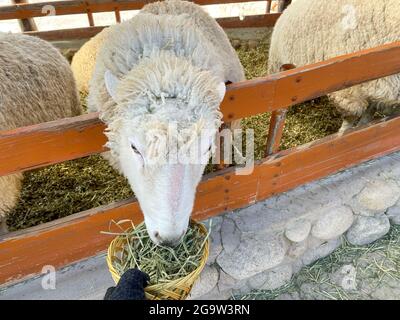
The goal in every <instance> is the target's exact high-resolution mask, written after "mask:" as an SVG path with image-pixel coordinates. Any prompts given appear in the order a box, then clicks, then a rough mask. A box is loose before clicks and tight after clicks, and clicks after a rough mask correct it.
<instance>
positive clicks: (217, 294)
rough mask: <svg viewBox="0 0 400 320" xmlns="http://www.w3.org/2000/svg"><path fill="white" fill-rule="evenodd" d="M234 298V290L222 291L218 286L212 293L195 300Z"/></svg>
mask: <svg viewBox="0 0 400 320" xmlns="http://www.w3.org/2000/svg"><path fill="white" fill-rule="evenodd" d="M231 297H232V289H229V290H225V291H220V290H219V289H218V286H216V287H214V289H212V290H211V291H210V292H208V293H206V294H205V295H203V296H201V297H199V298H196V299H193V300H228V299H230V298H231Z"/></svg>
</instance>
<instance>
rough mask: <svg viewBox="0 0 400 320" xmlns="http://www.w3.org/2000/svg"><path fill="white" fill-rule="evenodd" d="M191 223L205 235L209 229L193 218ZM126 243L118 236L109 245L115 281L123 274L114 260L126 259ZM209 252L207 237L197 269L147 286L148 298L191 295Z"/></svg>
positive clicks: (108, 261)
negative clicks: (179, 276) (180, 276)
mask: <svg viewBox="0 0 400 320" xmlns="http://www.w3.org/2000/svg"><path fill="white" fill-rule="evenodd" d="M190 224H191V225H197V226H198V227H199V229H200V231H201V232H202V233H203V234H204V235H207V229H206V227H205V226H204V225H203V224H201V223H198V222H196V221H194V220H191V222H190ZM131 230H132V228H129V229H128V230H126V232H130V231H131ZM125 245H126V237H124V236H118V237H116V238H115V239H114V240H113V241H112V242H111V243H110V246H109V247H108V252H107V265H108V269H109V270H110V273H111V276H112V278H113V279H114V282H115V283H118V281H119V279H120V277H121V275H120V274H118V272H117V271H116V270H115V268H114V266H113V262H114V261H115V260H116V259H118V260H123V259H124V255H125V254H126V250H125ZM208 253H209V240H208V239H207V240H206V242H205V244H204V251H203V256H202V258H201V261H200V264H199V266H198V267H197V269H196V270H194V271H193V272H191V273H189V274H188V275H187V276H185V277H182V278H179V279H176V280H172V281H169V282H165V283H161V284H154V285H150V286H147V287H146V288H145V296H146V299H148V300H184V299H185V298H186V297H187V296H188V295H189V293H190V290H191V289H192V286H193V284H194V282H195V281H196V279H197V278H198V276H199V275H200V272H201V271H202V270H203V268H204V266H205V264H206V262H207V259H208Z"/></svg>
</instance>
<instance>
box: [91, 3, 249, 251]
mask: <svg viewBox="0 0 400 320" xmlns="http://www.w3.org/2000/svg"><path fill="white" fill-rule="evenodd" d="M150 12H153V13H157V14H153V13H150ZM243 79H244V73H243V68H242V66H241V64H240V62H239V59H238V57H237V55H236V53H235V51H234V50H233V48H232V47H231V45H230V43H229V40H228V39H227V37H226V35H225V33H224V32H223V30H222V29H221V28H220V26H219V25H218V24H217V23H216V22H215V20H213V19H212V18H210V17H209V16H208V15H207V13H205V12H204V11H203V9H202V8H201V7H199V6H197V5H195V4H192V3H188V2H183V1H176V0H171V1H165V2H162V3H156V4H151V5H148V6H145V7H144V9H143V11H142V12H140V13H139V14H137V15H136V16H135V17H133V18H132V19H131V20H129V21H126V22H123V23H121V24H119V25H115V26H112V27H110V28H109V29H108V31H107V35H106V38H105V39H104V42H103V45H102V46H101V47H100V50H99V52H98V54H97V61H96V65H95V70H94V72H93V77H92V79H91V82H90V86H89V97H88V107H89V110H90V111H99V112H100V118H101V119H102V120H103V121H104V122H105V123H106V124H107V127H108V132H107V135H108V139H109V142H108V144H107V145H108V146H109V148H110V150H111V154H112V157H113V159H114V165H116V166H117V167H118V168H119V170H120V171H121V172H122V173H123V174H124V175H125V176H126V177H127V178H128V180H129V183H130V185H131V186H132V188H133V190H134V192H135V194H136V196H137V198H138V200H139V203H140V206H141V209H142V211H143V213H144V218H145V223H146V226H147V229H148V231H149V235H150V237H151V239H152V240H153V241H154V242H156V243H164V244H175V243H176V242H177V241H179V240H180V238H181V236H182V235H183V234H184V232H185V231H186V228H187V226H188V221H189V217H190V213H191V211H192V208H193V203H194V197H195V192H196V187H197V185H198V183H199V181H200V179H201V176H202V173H203V171H204V168H205V166H206V163H207V161H208V159H209V157H210V151H211V149H213V148H212V147H213V145H214V144H213V141H214V138H215V136H216V134H217V132H218V129H219V127H220V125H221V118H222V115H221V113H220V111H219V105H220V103H221V101H222V99H223V97H224V94H225V82H227V81H231V82H236V81H240V80H243ZM197 147H199V149H197ZM191 152H194V154H195V156H194V157H191Z"/></svg>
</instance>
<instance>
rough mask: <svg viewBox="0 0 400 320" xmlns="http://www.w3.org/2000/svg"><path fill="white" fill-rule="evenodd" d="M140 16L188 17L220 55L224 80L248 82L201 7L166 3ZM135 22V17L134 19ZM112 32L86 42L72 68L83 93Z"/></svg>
mask: <svg viewBox="0 0 400 320" xmlns="http://www.w3.org/2000/svg"><path fill="white" fill-rule="evenodd" d="M140 13H148V14H153V15H161V16H165V15H169V16H172V17H174V19H175V18H176V17H177V16H181V15H184V16H186V19H187V20H190V22H189V23H190V25H191V26H192V27H191V30H193V29H195V31H196V33H201V34H202V35H203V36H204V37H205V38H206V40H205V42H204V49H207V48H209V46H210V44H211V48H209V49H211V50H212V51H213V52H216V53H218V56H219V58H218V63H221V64H222V65H223V69H224V71H223V75H224V78H225V79H227V81H231V82H238V81H242V80H245V76H244V70H243V67H242V65H241V64H240V61H239V58H238V56H237V54H236V52H235V50H234V49H233V48H232V46H231V44H230V42H229V39H228V37H227V36H226V34H225V32H224V31H223V29H222V28H221V27H220V26H219V24H218V23H217V22H216V21H215V19H213V18H212V17H211V16H210V15H209V14H208V13H207V12H205V11H204V10H203V9H202V8H201V7H200V6H198V5H196V4H194V3H191V2H187V1H180V0H166V1H162V2H155V3H151V4H148V5H145V6H144V7H143V8H142V10H141V11H140ZM134 19H135V18H133V20H134ZM168 27H169V26H168ZM131 28H133V26H131ZM108 29H109V28H106V29H104V30H103V31H102V32H100V33H99V34H97V35H96V36H95V37H93V38H92V39H90V40H89V41H88V42H86V43H85V44H84V45H83V46H82V47H81V48H80V49H79V51H78V52H77V53H76V54H75V56H74V57H73V59H72V63H71V67H72V70H73V72H74V76H75V78H76V81H77V84H78V89H79V90H80V91H82V92H87V91H88V88H89V82H90V79H91V78H92V75H93V72H94V66H95V61H96V58H97V53H98V51H99V50H100V47H101V45H102V43H103V42H104V41H105V40H106V38H108V37H107V36H106V35H107V32H108ZM144 29H145V28H144V26H143V28H142V29H141V30H142V31H143V30H144ZM191 30H185V29H182V30H179V32H182V33H183V34H189V33H190V32H191ZM114 34H115V33H114ZM135 35H138V33H135ZM164 35H167V34H164ZM150 40H151V39H150ZM107 41H108V40H107ZM129 41H130V40H129ZM136 41H139V42H140V41H142V40H141V37H139V39H136ZM178 42H179V40H178ZM134 54H136V53H134Z"/></svg>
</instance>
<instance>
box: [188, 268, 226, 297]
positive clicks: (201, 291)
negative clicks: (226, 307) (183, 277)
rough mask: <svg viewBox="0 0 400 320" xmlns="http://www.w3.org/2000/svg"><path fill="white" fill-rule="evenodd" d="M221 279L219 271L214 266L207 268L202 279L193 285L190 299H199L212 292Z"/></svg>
mask: <svg viewBox="0 0 400 320" xmlns="http://www.w3.org/2000/svg"><path fill="white" fill-rule="evenodd" d="M218 278H219V274H218V270H217V269H216V268H215V267H212V266H205V267H204V269H203V271H202V272H201V274H200V277H199V278H198V279H197V280H196V282H195V283H194V285H193V288H192V291H191V292H190V299H196V298H199V297H201V296H203V295H205V294H206V293H208V292H210V291H211V290H212V289H214V287H215V286H216V285H217V282H218Z"/></svg>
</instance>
